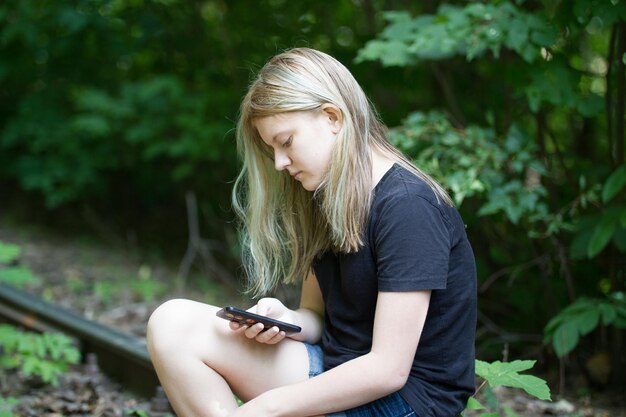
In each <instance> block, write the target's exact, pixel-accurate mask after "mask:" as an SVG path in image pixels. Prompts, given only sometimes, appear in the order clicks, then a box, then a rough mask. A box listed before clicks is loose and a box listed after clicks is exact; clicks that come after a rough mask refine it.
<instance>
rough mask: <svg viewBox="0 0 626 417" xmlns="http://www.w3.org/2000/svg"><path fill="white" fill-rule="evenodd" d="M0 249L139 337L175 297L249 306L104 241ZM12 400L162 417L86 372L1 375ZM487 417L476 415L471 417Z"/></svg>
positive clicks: (545, 411)
mask: <svg viewBox="0 0 626 417" xmlns="http://www.w3.org/2000/svg"><path fill="white" fill-rule="evenodd" d="M0 242H4V243H13V244H17V245H19V246H20V247H21V249H22V253H21V256H20V260H19V262H20V265H23V266H27V267H28V268H30V269H31V270H32V271H33V272H34V274H35V275H36V276H37V277H39V282H38V283H37V284H34V285H29V286H28V291H29V292H31V293H34V294H37V295H39V296H41V297H43V298H44V299H46V300H48V301H50V302H53V303H56V304H58V305H61V306H64V307H67V308H69V309H72V310H74V311H77V312H79V313H81V314H83V315H84V316H86V317H88V318H90V319H94V320H98V321H100V322H102V323H104V324H107V325H110V326H113V327H116V328H118V329H120V330H122V331H125V332H128V333H130V334H133V335H135V336H137V337H139V338H143V337H144V336H145V325H146V323H147V320H148V317H149V316H150V313H151V312H152V311H153V310H154V308H156V306H158V305H159V304H160V303H161V302H162V301H164V300H165V299H167V298H171V297H172V296H177V297H178V296H182V297H187V298H191V299H195V300H198V301H204V302H211V303H216V304H235V305H241V306H246V303H248V304H250V301H246V299H245V298H243V297H241V296H240V295H239V294H237V293H236V292H235V291H233V290H232V289H225V288H223V286H220V285H219V284H218V283H214V282H207V281H206V280H204V281H203V280H198V279H197V277H196V278H193V279H192V278H190V279H189V283H195V284H194V285H191V284H190V285H188V286H187V287H185V288H184V289H178V290H175V289H174V286H173V282H174V277H175V276H176V272H177V269H176V265H167V264H165V263H161V262H158V261H154V260H151V261H147V260H146V259H141V257H140V256H137V254H136V253H133V252H132V251H124V250H119V249H116V248H112V247H111V246H108V245H106V244H103V243H101V242H99V241H98V239H97V238H89V239H85V238H79V237H70V236H58V235H57V234H52V235H51V234H50V233H48V232H44V231H41V230H38V229H37V228H34V227H32V228H31V227H23V226H20V227H18V226H15V225H13V224H11V223H9V222H4V221H2V219H1V218H0ZM198 282H199V284H198ZM494 391H495V392H494V395H495V397H492V398H491V399H490V398H488V397H485V396H482V395H480V396H479V399H480V401H481V402H484V403H488V402H489V401H492V400H493V398H496V399H497V400H498V402H499V404H500V407H501V409H500V413H501V415H502V416H503V417H504V416H511V417H512V416H521V417H534V416H569V417H626V399H624V398H623V396H620V395H616V394H615V393H610V392H608V391H605V392H592V391H586V393H585V394H584V395H579V396H577V397H576V398H554V397H555V396H554V395H553V401H552V402H544V401H537V400H533V399H531V398H528V397H527V396H525V395H523V393H522V392H520V391H519V390H511V389H496V390H494ZM553 391H554V390H553ZM9 396H14V397H16V398H18V401H19V403H20V405H19V406H18V408H17V411H18V412H19V414H18V415H20V416H25V417H30V416H44V417H61V416H66V417H69V416H96V417H100V416H101V417H113V416H133V415H137V416H150V417H157V416H159V415H160V416H162V415H163V414H159V413H154V412H153V413H152V414H149V413H148V414H141V411H140V410H144V412H147V411H145V410H149V408H150V404H149V399H145V398H136V397H134V396H133V395H132V394H129V393H126V392H124V390H123V389H122V388H121V387H119V386H118V385H116V384H115V383H112V382H111V381H109V380H107V379H106V378H105V377H104V376H102V375H101V374H99V373H97V372H96V373H94V371H93V369H91V370H89V367H88V366H87V365H81V366H77V367H75V368H74V369H73V370H72V372H70V373H68V374H67V375H66V376H64V377H63V378H62V380H61V384H60V386H59V387H56V388H55V387H50V386H44V385H41V384H40V383H38V382H37V381H33V380H32V379H29V378H24V377H23V376H21V375H19V374H17V373H12V374H8V375H7V374H4V375H0V399H1V398H2V397H5V398H7V397H9ZM1 406H2V404H1V403H0V415H2V407H1ZM480 413H481V412H479V411H471V412H467V414H466V415H467V416H479V415H480Z"/></svg>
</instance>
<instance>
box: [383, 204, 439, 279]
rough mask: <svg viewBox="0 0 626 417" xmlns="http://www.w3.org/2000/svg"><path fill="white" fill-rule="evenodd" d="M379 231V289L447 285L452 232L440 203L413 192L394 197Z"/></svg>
mask: <svg viewBox="0 0 626 417" xmlns="http://www.w3.org/2000/svg"><path fill="white" fill-rule="evenodd" d="M375 233H376V235H375V238H374V242H375V252H376V262H377V269H378V290H379V291H418V290H438V289H445V288H446V281H447V276H448V260H449V256H450V245H451V244H450V233H449V230H448V227H447V226H446V220H445V219H444V217H443V215H442V213H441V211H440V209H439V208H438V207H436V206H434V205H433V204H432V203H431V202H430V201H428V200H426V199H425V198H423V197H421V196H419V195H412V194H410V193H407V194H403V195H399V196H395V197H393V198H390V199H389V200H387V201H386V203H385V204H384V205H383V206H382V207H381V212H380V218H379V219H378V222H377V224H376V226H375Z"/></svg>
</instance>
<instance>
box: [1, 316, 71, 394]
mask: <svg viewBox="0 0 626 417" xmlns="http://www.w3.org/2000/svg"><path fill="white" fill-rule="evenodd" d="M0 341H1V342H0V346H1V348H2V352H3V354H2V355H1V356H0V368H4V369H18V370H20V371H21V372H22V373H24V374H25V375H34V376H37V377H39V378H41V379H42V380H43V381H44V382H46V383H50V384H52V385H57V384H58V382H59V376H60V375H61V374H62V373H64V372H65V371H67V370H68V367H69V365H72V364H77V363H78V362H79V361H80V352H79V350H78V349H77V348H76V347H75V346H74V345H73V343H72V340H71V339H70V338H68V337H67V336H65V335H63V334H60V333H49V332H44V333H42V334H37V333H33V332H25V331H21V330H19V329H17V328H16V327H14V326H10V325H7V324H1V325H0Z"/></svg>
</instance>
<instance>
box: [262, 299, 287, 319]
mask: <svg viewBox="0 0 626 417" xmlns="http://www.w3.org/2000/svg"><path fill="white" fill-rule="evenodd" d="M281 307H282V303H281V302H280V301H278V300H277V299H275V298H261V299H260V300H259V302H258V303H257V305H256V311H257V314H260V315H262V316H267V317H273V316H278V315H280V313H281Z"/></svg>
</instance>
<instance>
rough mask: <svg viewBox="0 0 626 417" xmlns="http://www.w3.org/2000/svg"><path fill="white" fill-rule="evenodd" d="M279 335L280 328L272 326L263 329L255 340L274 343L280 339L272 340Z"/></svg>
mask: <svg viewBox="0 0 626 417" xmlns="http://www.w3.org/2000/svg"><path fill="white" fill-rule="evenodd" d="M279 335H280V329H279V328H278V327H276V326H274V327H271V328H269V329H267V330H265V331H264V332H263V333H261V334H259V335H258V336H257V338H256V340H257V342H259V343H267V344H275V343H278V342H279V341H280V340H274V339H275V338H276V337H277V336H279Z"/></svg>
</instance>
